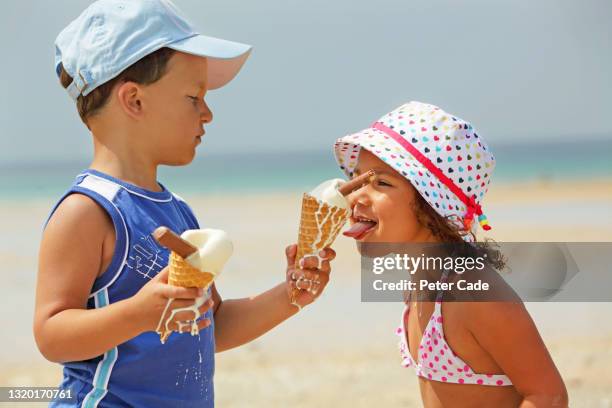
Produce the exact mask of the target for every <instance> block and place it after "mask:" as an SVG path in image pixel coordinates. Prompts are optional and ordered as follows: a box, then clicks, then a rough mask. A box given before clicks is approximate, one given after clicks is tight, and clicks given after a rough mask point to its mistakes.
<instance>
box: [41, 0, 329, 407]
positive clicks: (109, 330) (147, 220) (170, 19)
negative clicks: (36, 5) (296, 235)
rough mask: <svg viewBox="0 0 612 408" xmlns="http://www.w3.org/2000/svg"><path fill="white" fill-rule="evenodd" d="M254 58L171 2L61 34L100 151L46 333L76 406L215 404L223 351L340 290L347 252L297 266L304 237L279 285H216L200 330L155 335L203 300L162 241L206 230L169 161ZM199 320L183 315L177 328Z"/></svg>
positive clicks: (66, 201) (85, 186)
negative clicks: (258, 290) (182, 281)
mask: <svg viewBox="0 0 612 408" xmlns="http://www.w3.org/2000/svg"><path fill="white" fill-rule="evenodd" d="M249 52H250V46H247V45H244V44H238V43H233V42H229V41H224V40H219V39H214V38H210V37H205V36H202V35H200V34H198V33H196V32H195V31H194V29H193V28H192V27H191V26H190V24H189V23H188V22H187V21H186V20H185V19H184V18H183V17H181V16H180V15H179V13H178V12H177V10H176V9H175V8H174V6H173V5H172V4H171V3H169V2H167V1H165V0H137V1H136V0H129V1H128V0H125V1H119V0H99V1H97V2H95V3H93V4H92V5H91V6H90V7H88V8H87V9H86V10H85V11H84V12H83V13H82V14H81V15H80V16H79V17H78V18H77V19H76V20H75V21H73V22H72V23H71V24H70V25H69V26H68V27H66V28H65V29H64V30H63V31H62V32H61V33H60V35H59V36H58V38H57V40H56V70H57V73H58V75H59V77H60V81H61V83H62V85H63V86H64V87H65V88H66V89H67V91H68V92H69V94H70V95H71V96H72V97H73V99H75V101H76V104H77V108H78V111H79V115H80V116H81V119H82V120H83V122H84V123H85V125H86V126H87V127H88V129H89V130H90V131H91V133H92V135H93V142H94V158H93V161H92V163H91V166H90V168H89V169H87V170H85V171H84V172H82V173H81V174H80V175H78V176H77V178H76V181H75V183H74V185H73V186H72V187H71V188H70V190H69V191H68V192H67V193H66V195H64V197H62V199H60V201H59V202H58V204H57V205H56V207H55V208H54V210H53V211H52V213H51V216H50V218H49V220H48V222H47V224H46V227H45V231H44V233H43V238H42V243H41V248H40V257H39V273H38V282H37V292H36V307H35V317H34V335H35V338H36V342H37V345H38V347H39V349H40V351H41V353H42V354H43V355H44V356H45V358H47V359H48V360H50V361H54V362H58V363H62V364H63V365H64V379H63V381H62V384H61V388H62V389H64V390H68V389H69V390H70V391H71V392H72V396H73V398H74V400H73V401H72V402H71V403H70V405H69V406H84V407H95V406H99V407H119V406H132V407H161V406H168V407H191V406H198V407H212V406H214V392H213V373H214V354H213V353H214V352H215V351H217V352H218V351H223V350H227V349H230V348H233V347H237V346H239V345H242V344H245V343H247V342H249V341H251V340H253V339H255V338H257V337H259V336H260V335H262V334H263V333H265V332H267V331H269V330H270V329H272V328H273V327H275V326H276V325H278V324H279V323H281V322H282V321H284V320H285V319H287V318H289V317H290V316H292V315H293V314H295V313H296V311H297V310H298V309H299V307H302V306H305V305H307V304H309V303H311V302H313V301H314V300H315V299H316V297H317V296H318V295H320V293H321V291H322V290H323V289H324V287H325V285H326V284H327V282H328V279H329V272H330V265H329V262H330V261H331V260H332V259H333V258H334V256H335V254H334V251H333V250H331V249H329V248H327V249H326V250H324V251H322V253H321V254H319V255H320V256H321V257H322V258H324V259H323V261H322V262H321V265H320V266H319V261H318V259H317V258H316V257H308V258H305V259H304V260H303V263H302V265H303V269H297V270H296V269H294V268H293V266H292V265H293V264H294V260H295V256H296V247H295V245H292V246H289V247H287V250H286V256H287V265H288V266H287V271H286V275H285V281H283V282H282V283H281V284H279V285H277V286H276V287H273V288H272V289H270V290H268V291H267V292H265V293H263V294H260V295H258V296H254V297H251V298H245V299H236V300H226V301H222V299H221V297H220V295H219V293H218V292H217V290H216V288H215V287H214V285H213V286H212V288H211V289H210V290H211V292H212V293H211V295H212V296H211V300H210V301H208V302H207V303H205V304H204V305H202V307H201V308H200V312H201V313H202V315H203V318H202V319H201V320H200V321H199V322H198V327H199V328H200V330H201V331H200V334H199V336H196V337H192V336H190V335H186V334H173V335H172V336H171V337H170V338H169V339H168V341H167V343H166V344H164V345H162V344H161V343H160V341H159V338H158V336H157V334H156V333H155V332H154V330H155V329H156V327H157V323H158V322H159V320H160V317H161V314H162V312H163V309H164V307H165V305H166V302H167V300H168V299H169V298H174V299H175V301H174V302H173V307H174V308H177V307H185V306H189V305H191V304H193V303H194V300H195V298H196V297H198V296H200V295H201V292H200V291H201V289H196V288H179V287H173V286H170V285H168V283H167V278H168V269H167V268H163V267H164V266H165V265H166V264H167V261H168V251H167V250H165V249H164V248H162V247H160V246H159V245H158V244H156V243H155V242H154V241H153V240H152V239H151V235H150V234H151V232H152V231H154V230H155V228H157V227H158V226H160V225H166V226H168V227H170V228H171V229H173V230H174V231H176V232H177V233H179V234H180V233H182V232H183V231H185V230H187V229H196V228H199V225H198V222H197V220H196V218H195V216H194V215H193V213H192V211H191V209H190V208H189V207H188V205H187V204H186V203H185V202H184V201H183V200H181V199H180V198H179V197H177V196H175V195H173V194H172V193H171V192H169V191H168V190H167V189H166V188H165V187H164V186H162V185H161V184H158V183H157V181H156V175H157V166H159V165H162V164H165V165H186V164H188V163H190V162H191V161H192V160H193V158H194V155H195V149H196V146H197V145H198V144H199V143H200V141H201V138H202V136H203V135H204V129H203V126H204V124H208V123H210V122H211V120H212V113H211V111H210V110H209V108H208V106H207V105H206V103H205V102H204V96H205V94H206V91H207V90H208V89H216V88H219V87H221V86H223V85H224V84H226V83H227V82H229V81H230V80H231V79H232V78H233V77H234V76H235V75H236V74H237V72H238V71H239V69H240V68H241V66H242V65H243V63H244V62H245V60H246V58H247V57H248V55H249ZM313 282H315V283H317V285H313ZM296 284H298V286H299V289H302V290H301V291H300V296H299V298H298V301H297V303H298V304H297V306H298V308H297V309H296V308H295V307H294V306H293V305H292V304H290V302H289V299H290V292H291V288H293V287H296ZM313 286H318V287H315V288H313ZM304 289H308V290H304ZM190 318H191V316H190V315H189V314H186V313H182V314H180V313H179V314H177V316H176V318H175V319H174V320H173V323H172V324H173V326H172V327H174V328H175V330H176V329H177V328H178V324H177V323H178V322H180V321H186V320H189V319H190ZM62 404H63V403H62V402H61V401H56V402H54V403H52V405H53V406H62Z"/></svg>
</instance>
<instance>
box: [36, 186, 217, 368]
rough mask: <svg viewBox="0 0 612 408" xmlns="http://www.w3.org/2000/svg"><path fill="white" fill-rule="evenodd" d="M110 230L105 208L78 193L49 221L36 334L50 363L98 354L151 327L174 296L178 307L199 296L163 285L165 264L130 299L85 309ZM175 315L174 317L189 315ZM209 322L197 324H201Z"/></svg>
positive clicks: (42, 257)
mask: <svg viewBox="0 0 612 408" xmlns="http://www.w3.org/2000/svg"><path fill="white" fill-rule="evenodd" d="M108 234H112V236H111V238H113V239H114V227H113V225H112V223H111V220H110V218H109V217H108V215H107V214H106V212H105V211H104V210H103V209H102V208H101V207H99V206H98V204H96V203H95V202H94V201H93V200H92V199H90V198H89V197H86V196H84V195H80V194H73V195H70V196H68V197H67V198H66V199H65V200H64V201H63V202H62V204H61V205H60V206H59V207H58V208H57V210H56V212H55V213H54V214H53V216H52V217H51V219H50V220H49V223H48V225H47V227H46V229H45V232H44V234H43V239H42V243H41V248H40V256H39V271H38V282H37V288H36V306H35V311H34V336H35V339H36V343H37V345H38V348H39V350H40V351H41V353H42V354H43V356H44V357H45V358H47V359H48V360H50V361H54V362H66V361H77V360H85V359H89V358H93V357H96V356H99V355H101V354H103V353H105V352H106V351H107V350H109V349H112V348H113V347H115V346H117V345H119V344H121V343H123V342H125V341H127V340H129V339H131V338H133V337H135V336H137V335H139V334H140V333H142V332H144V331H147V330H155V328H156V326H157V322H158V321H159V318H160V316H161V313H162V311H163V310H164V308H165V306H166V302H167V299H168V297H173V298H177V300H176V301H175V302H176V303H174V304H173V306H174V305H176V307H180V306H179V305H180V304H181V303H185V304H193V299H194V298H195V297H197V293H198V290H197V289H195V288H178V287H173V286H170V285H168V284H166V281H167V272H168V269H167V268H166V269H164V270H163V271H162V272H160V273H159V274H158V275H157V276H156V277H155V278H154V279H152V280H151V281H149V282H148V283H147V284H146V285H144V287H143V288H141V289H140V291H139V292H138V293H137V294H136V295H135V296H134V297H132V298H129V299H126V300H122V301H119V302H116V303H112V304H110V305H108V306H105V307H103V308H100V309H89V310H88V309H87V298H88V296H89V294H90V290H91V288H92V285H93V282H94V280H95V279H96V277H97V276H98V274H99V272H100V271H101V270H102V269H103V268H105V267H106V265H103V264H102V261H101V259H102V258H103V256H102V252H103V248H104V242H105V240H106V242H107V243H108V242H109V240H108ZM111 242H112V239H111ZM187 299H190V300H187ZM207 306H208V305H206V306H204V307H203V308H202V309H200V310H201V311H202V310H205V309H208V307H207ZM179 315H180V313H179V314H177V319H179V318H181V319H185V320H186V319H187V318H188V317H185V316H179ZM207 323H208V321H207V320H202V321H201V322H200V324H201V325H202V326H203V327H205V325H207Z"/></svg>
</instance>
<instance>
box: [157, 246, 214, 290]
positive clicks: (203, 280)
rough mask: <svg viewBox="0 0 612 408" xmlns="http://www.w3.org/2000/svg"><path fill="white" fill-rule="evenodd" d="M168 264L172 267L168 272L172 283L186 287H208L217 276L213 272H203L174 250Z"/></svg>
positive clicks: (169, 281)
mask: <svg viewBox="0 0 612 408" xmlns="http://www.w3.org/2000/svg"><path fill="white" fill-rule="evenodd" d="M168 266H169V267H170V273H169V274H168V283H169V284H170V285H174V286H182V287H184V288H207V287H208V286H210V284H211V283H212V281H213V279H214V278H215V276H214V275H213V274H212V273H208V272H202V271H200V270H199V269H197V268H194V267H193V266H191V264H190V263H189V262H187V261H186V260H185V259H183V258H181V256H180V255H178V254H177V253H176V252H174V251H172V252H171V253H170V260H169V261H168Z"/></svg>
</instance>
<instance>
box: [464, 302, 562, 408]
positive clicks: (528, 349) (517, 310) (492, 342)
mask: <svg viewBox="0 0 612 408" xmlns="http://www.w3.org/2000/svg"><path fill="white" fill-rule="evenodd" d="M466 307H467V308H468V313H470V314H469V316H470V319H469V323H468V328H469V330H470V331H471V332H472V334H473V335H474V337H475V338H476V340H477V341H478V343H480V345H482V347H483V348H484V349H485V350H487V352H488V353H489V354H490V355H491V356H492V357H493V358H494V359H495V361H496V362H497V363H498V364H499V366H500V367H501V368H502V370H503V372H504V373H505V374H506V375H507V376H508V377H509V378H510V380H511V381H512V384H513V385H514V387H515V388H516V390H517V391H518V392H519V393H520V394H521V395H522V396H523V401H522V403H521V405H520V407H521V408H528V407H529V408H532V407H567V406H568V395H567V390H566V388H565V384H564V383H563V379H562V378H561V375H560V374H559V371H558V370H557V367H556V366H555V363H554V362H553V360H552V358H551V356H550V354H549V353H548V350H547V349H546V346H545V345H544V342H543V341H542V338H541V337H540V334H539V333H538V329H537V328H536V326H535V324H534V322H533V320H532V319H531V316H529V313H528V312H527V309H525V306H524V305H523V303H522V302H520V301H518V302H470V303H467V304H466Z"/></svg>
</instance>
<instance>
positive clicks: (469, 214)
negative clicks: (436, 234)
mask: <svg viewBox="0 0 612 408" xmlns="http://www.w3.org/2000/svg"><path fill="white" fill-rule="evenodd" d="M371 128H372V129H376V130H379V131H381V132H383V133H385V134H386V135H387V136H389V137H390V138H392V139H393V140H395V141H396V142H397V143H398V144H399V145H400V146H402V147H403V148H404V149H405V150H406V151H407V152H408V153H410V154H411V155H412V156H413V157H414V158H415V159H416V160H417V161H419V162H420V163H421V164H422V165H423V166H424V167H425V168H426V169H427V170H429V171H430V172H431V174H433V175H434V176H436V177H437V178H438V180H440V182H442V183H443V184H444V185H445V186H446V187H448V189H449V190H450V191H452V192H453V193H454V194H455V195H456V196H457V198H459V199H460V200H461V201H462V202H463V203H464V204H465V206H466V208H467V210H466V213H465V216H464V217H463V223H464V225H465V229H466V230H468V231H469V230H470V229H471V228H472V222H473V221H474V215H477V216H478V222H479V224H480V226H481V227H482V229H483V230H485V231H488V230H490V229H491V226H490V225H489V222H488V220H487V217H486V216H485V215H484V214H483V213H482V208H481V207H480V204H478V203H477V202H476V195H475V194H474V195H472V196H470V197H468V196H467V195H465V193H464V192H463V190H461V188H459V187H458V186H457V185H456V184H455V183H454V182H453V181H452V180H451V179H450V178H448V177H447V176H446V175H445V174H444V172H443V171H442V170H441V169H440V168H439V167H438V166H436V165H435V164H434V163H432V162H431V160H429V159H428V158H427V157H425V155H423V154H422V153H421V152H420V151H419V150H418V149H417V148H415V147H414V146H413V145H412V144H411V143H410V142H409V141H408V140H406V139H405V138H404V137H402V136H401V135H400V134H399V133H397V132H396V131H395V130H393V129H391V128H389V127H387V126H386V125H384V124H383V123H381V122H375V123H374V124H373V125H372V126H371Z"/></svg>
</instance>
